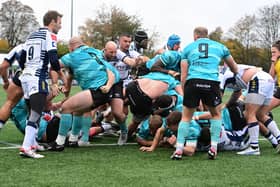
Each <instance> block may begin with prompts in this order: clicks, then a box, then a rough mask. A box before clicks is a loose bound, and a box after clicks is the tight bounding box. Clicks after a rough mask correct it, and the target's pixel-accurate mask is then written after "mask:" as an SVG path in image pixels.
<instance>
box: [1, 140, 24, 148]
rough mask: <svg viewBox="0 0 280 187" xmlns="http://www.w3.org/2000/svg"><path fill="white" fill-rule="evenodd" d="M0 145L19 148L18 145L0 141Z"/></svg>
mask: <svg viewBox="0 0 280 187" xmlns="http://www.w3.org/2000/svg"><path fill="white" fill-rule="evenodd" d="M0 144H4V145H9V146H13V147H15V148H19V147H20V145H18V144H14V143H9V142H4V141H0Z"/></svg>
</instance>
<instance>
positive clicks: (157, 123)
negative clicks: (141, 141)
mask: <svg viewBox="0 0 280 187" xmlns="http://www.w3.org/2000/svg"><path fill="white" fill-rule="evenodd" d="M161 125H162V119H161V116H159V115H152V116H151V117H150V119H149V131H150V134H151V135H155V134H156V132H157V129H158V128H160V127H161Z"/></svg>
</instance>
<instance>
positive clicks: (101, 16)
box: [79, 5, 142, 48]
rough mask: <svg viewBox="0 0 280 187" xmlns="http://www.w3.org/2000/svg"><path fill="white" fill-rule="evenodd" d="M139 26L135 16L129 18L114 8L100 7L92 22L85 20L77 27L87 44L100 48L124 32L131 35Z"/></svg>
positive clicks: (139, 23)
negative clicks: (83, 23) (82, 24)
mask: <svg viewBox="0 0 280 187" xmlns="http://www.w3.org/2000/svg"><path fill="white" fill-rule="evenodd" d="M141 25H142V24H141V21H140V20H139V19H138V18H137V16H135V15H133V16H129V15H127V14H126V13H125V12H124V11H123V10H122V9H119V8H117V7H116V6H112V7H111V8H107V7H106V6H105V5H102V6H101V7H100V9H99V10H97V16H96V18H95V19H94V20H92V19H87V21H86V22H85V25H84V26H80V27H79V33H80V35H81V36H82V37H83V39H84V40H85V41H86V42H87V43H88V44H91V45H93V46H94V47H96V48H102V47H104V45H105V43H106V42H107V41H108V40H116V39H117V37H118V36H119V34H121V33H124V32H126V33H129V34H132V33H134V32H135V31H136V30H137V29H140V28H141Z"/></svg>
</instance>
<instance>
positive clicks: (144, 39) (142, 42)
mask: <svg viewBox="0 0 280 187" xmlns="http://www.w3.org/2000/svg"><path fill="white" fill-rule="evenodd" d="M134 42H135V45H136V47H137V48H143V49H147V47H148V34H147V33H146V32H145V31H137V32H136V33H135V34H134Z"/></svg>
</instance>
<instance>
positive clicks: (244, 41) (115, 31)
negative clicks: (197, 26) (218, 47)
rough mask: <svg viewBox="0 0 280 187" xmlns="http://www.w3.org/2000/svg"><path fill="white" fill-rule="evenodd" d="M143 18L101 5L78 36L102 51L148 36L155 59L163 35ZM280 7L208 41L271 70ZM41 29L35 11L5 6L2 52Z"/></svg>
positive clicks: (62, 48) (11, 2)
mask: <svg viewBox="0 0 280 187" xmlns="http://www.w3.org/2000/svg"><path fill="white" fill-rule="evenodd" d="M140 18H141V17H140V16H137V15H128V14H127V13H126V12H124V11H123V10H122V9H120V8H118V7H116V6H111V7H109V8H108V7H107V6H106V5H102V6H101V7H99V8H98V10H97V13H96V17H95V18H94V19H90V18H88V19H87V20H86V21H85V23H84V25H82V26H80V27H79V28H78V29H79V34H80V35H81V37H82V38H83V40H84V41H85V42H86V43H87V44H88V45H90V46H93V47H96V48H98V49H102V48H103V46H104V45H105V43H106V42H107V41H108V40H114V41H117V39H118V36H119V34H121V33H124V32H125V33H130V34H133V33H134V32H135V31H137V30H144V31H147V32H148V33H149V48H148V50H146V55H148V56H150V57H151V56H152V55H153V53H154V50H156V49H154V46H155V44H156V43H157V41H158V37H159V36H160V33H158V32H156V31H151V30H149V29H146V28H143V24H142V21H141V19H140ZM279 20H280V4H279V3H276V4H274V5H269V6H264V7H262V8H259V9H258V10H257V11H256V13H255V14H253V15H245V16H244V17H242V18H240V19H239V20H238V21H237V22H236V24H235V25H234V26H233V27H232V28H231V29H229V31H228V32H227V33H224V32H223V30H222V28H221V27H217V28H216V29H215V30H214V31H212V32H210V33H209V38H211V39H213V40H216V41H219V42H222V43H224V44H225V45H226V46H227V47H228V48H229V49H230V51H231V53H232V56H233V57H234V58H235V60H236V61H237V63H243V64H251V65H256V66H259V67H262V68H263V69H264V70H266V71H267V70H268V68H269V66H270V56H271V55H270V47H271V44H272V43H273V42H275V41H276V40H279V39H280V21H279ZM38 27H39V23H38V21H37V20H36V17H35V15H34V11H33V9H32V8H31V7H29V6H28V5H23V4H22V3H21V2H20V1H17V0H8V1H6V2H4V3H2V6H1V9H0V39H1V40H0V52H8V51H9V50H10V49H11V48H13V47H14V46H16V45H18V44H20V43H23V42H24V41H25V39H26V37H27V36H28V34H29V33H31V32H33V31H34V30H35V29H37V28H38ZM66 42H67V41H60V42H59V43H58V53H59V55H60V56H62V55H63V54H65V53H67V52H68V48H67V43H66Z"/></svg>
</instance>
